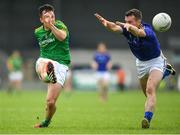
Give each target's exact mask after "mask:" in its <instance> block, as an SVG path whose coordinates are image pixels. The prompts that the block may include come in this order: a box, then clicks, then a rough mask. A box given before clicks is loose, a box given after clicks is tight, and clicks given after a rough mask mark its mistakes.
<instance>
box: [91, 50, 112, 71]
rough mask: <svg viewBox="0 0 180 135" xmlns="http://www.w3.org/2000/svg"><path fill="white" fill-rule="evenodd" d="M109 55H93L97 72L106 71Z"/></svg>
mask: <svg viewBox="0 0 180 135" xmlns="http://www.w3.org/2000/svg"><path fill="white" fill-rule="evenodd" d="M110 59H111V58H110V55H109V54H108V53H98V52H97V53H95V55H94V61H95V62H96V63H97V64H98V69H97V71H100V72H104V71H107V64H108V62H109V61H110Z"/></svg>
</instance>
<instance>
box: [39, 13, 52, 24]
mask: <svg viewBox="0 0 180 135" xmlns="http://www.w3.org/2000/svg"><path fill="white" fill-rule="evenodd" d="M40 21H41V23H44V22H49V21H50V22H52V23H53V24H54V23H55V14H54V12H53V11H43V12H42V16H41V17H40Z"/></svg>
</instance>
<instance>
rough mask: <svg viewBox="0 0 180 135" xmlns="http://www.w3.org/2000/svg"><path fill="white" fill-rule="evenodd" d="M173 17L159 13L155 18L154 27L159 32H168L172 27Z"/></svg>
mask: <svg viewBox="0 0 180 135" xmlns="http://www.w3.org/2000/svg"><path fill="white" fill-rule="evenodd" d="M171 23H172V21H171V17H170V16H169V15H168V14H167V13H159V14H157V15H155V16H154V18H153V20H152V25H153V27H154V29H155V30H156V31H158V32H166V31H167V30H169V28H170V27H171Z"/></svg>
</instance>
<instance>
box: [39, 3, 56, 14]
mask: <svg viewBox="0 0 180 135" xmlns="http://www.w3.org/2000/svg"><path fill="white" fill-rule="evenodd" d="M43 11H46V12H48V11H54V7H53V6H52V5H50V4H44V5H42V6H40V7H39V16H40V17H41V16H42V12H43Z"/></svg>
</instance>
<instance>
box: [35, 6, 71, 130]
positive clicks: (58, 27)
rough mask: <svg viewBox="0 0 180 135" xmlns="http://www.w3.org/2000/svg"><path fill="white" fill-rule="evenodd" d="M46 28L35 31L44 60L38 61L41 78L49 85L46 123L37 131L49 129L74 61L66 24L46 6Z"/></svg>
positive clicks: (42, 19) (42, 11) (41, 12)
mask: <svg viewBox="0 0 180 135" xmlns="http://www.w3.org/2000/svg"><path fill="white" fill-rule="evenodd" d="M39 16H40V22H41V23H42V26H40V27H39V28H37V29H36V30H35V37H36V39H37V40H38V42H39V46H40V58H39V59H38V60H37V62H36V72H37V74H38V76H39V78H40V79H41V80H42V81H44V82H46V83H48V92H47V99H46V116H45V120H44V121H43V122H42V123H40V124H36V125H35V126H34V127H35V128H42V127H48V125H49V124H50V121H51V119H52V117H53V115H54V113H55V111H56V106H55V104H56V100H57V98H58V96H59V94H60V91H61V89H62V87H63V85H64V82H65V79H66V74H67V71H68V66H69V64H70V62H71V60H70V51H69V32H68V29H67V27H66V26H65V25H64V23H63V22H61V21H59V20H55V14H54V8H53V6H51V5H49V4H45V5H43V6H41V7H40V8H39Z"/></svg>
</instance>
